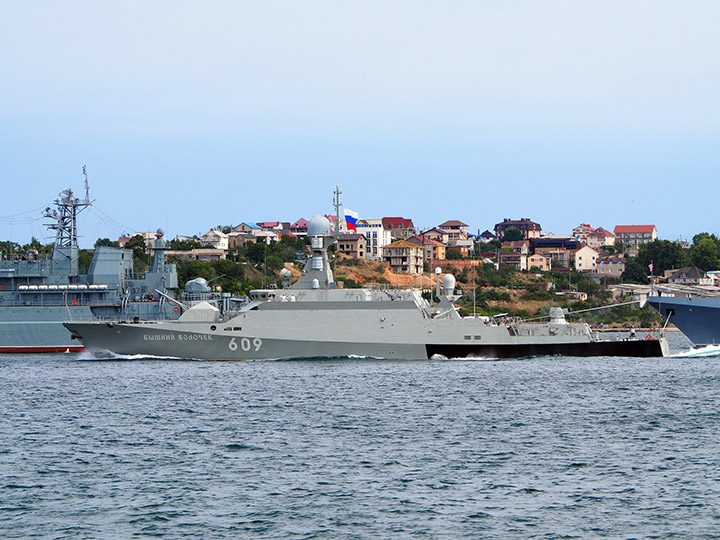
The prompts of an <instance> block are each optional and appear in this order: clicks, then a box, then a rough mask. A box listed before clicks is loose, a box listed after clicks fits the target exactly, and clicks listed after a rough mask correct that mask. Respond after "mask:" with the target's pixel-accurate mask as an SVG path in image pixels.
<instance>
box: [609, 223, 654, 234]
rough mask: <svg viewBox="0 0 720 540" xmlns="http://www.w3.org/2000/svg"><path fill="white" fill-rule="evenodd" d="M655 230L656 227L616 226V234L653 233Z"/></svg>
mask: <svg viewBox="0 0 720 540" xmlns="http://www.w3.org/2000/svg"><path fill="white" fill-rule="evenodd" d="M654 230H655V225H615V234H617V233H633V232H634V233H639V232H642V233H646V232H647V233H651V232H653V231H654Z"/></svg>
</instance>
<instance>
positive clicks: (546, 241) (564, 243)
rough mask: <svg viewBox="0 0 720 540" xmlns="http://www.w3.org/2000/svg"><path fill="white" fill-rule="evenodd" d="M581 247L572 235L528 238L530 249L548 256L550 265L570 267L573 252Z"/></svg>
mask: <svg viewBox="0 0 720 540" xmlns="http://www.w3.org/2000/svg"><path fill="white" fill-rule="evenodd" d="M581 247H582V244H581V243H580V241H579V240H577V239H576V238H575V237H572V236H541V237H540V238H533V239H531V240H530V251H531V252H532V253H534V254H537V255H544V256H545V257H548V258H550V260H551V263H552V267H553V268H557V267H561V268H570V265H571V264H572V262H573V255H574V253H575V252H576V251H577V250H578V249H580V248H581Z"/></svg>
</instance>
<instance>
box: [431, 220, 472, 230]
mask: <svg viewBox="0 0 720 540" xmlns="http://www.w3.org/2000/svg"><path fill="white" fill-rule="evenodd" d="M467 226H468V224H467V223H463V222H462V221H458V220H457V219H451V220H450V221H446V222H445V223H441V224H440V225H438V227H456V228H460V227H467Z"/></svg>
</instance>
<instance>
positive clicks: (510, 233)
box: [502, 227, 525, 242]
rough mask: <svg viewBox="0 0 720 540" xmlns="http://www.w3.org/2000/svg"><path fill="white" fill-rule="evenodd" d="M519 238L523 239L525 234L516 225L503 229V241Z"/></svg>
mask: <svg viewBox="0 0 720 540" xmlns="http://www.w3.org/2000/svg"><path fill="white" fill-rule="evenodd" d="M520 240H525V235H524V234H523V232H522V231H521V230H520V229H518V228H516V227H510V228H508V229H505V234H503V237H502V241H503V242H519V241H520Z"/></svg>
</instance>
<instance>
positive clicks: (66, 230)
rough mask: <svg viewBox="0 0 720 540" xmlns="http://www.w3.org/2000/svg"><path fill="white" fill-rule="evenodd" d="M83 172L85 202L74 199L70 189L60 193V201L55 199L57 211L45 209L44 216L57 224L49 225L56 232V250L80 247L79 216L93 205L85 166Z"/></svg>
mask: <svg viewBox="0 0 720 540" xmlns="http://www.w3.org/2000/svg"><path fill="white" fill-rule="evenodd" d="M82 170H83V175H84V176H85V200H80V199H79V198H77V197H74V196H73V195H74V194H73V191H72V189H70V188H68V189H66V190H65V191H63V192H62V193H60V198H59V199H55V206H57V210H51V209H50V207H47V208H45V213H44V214H43V216H44V217H46V218H48V219H52V220H54V221H55V223H51V224H47V227H48V228H49V229H54V230H55V231H56V232H55V249H58V248H77V247H78V241H77V215H78V213H80V212H81V211H82V210H84V209H85V208H87V207H88V206H90V204H91V202H90V187H89V185H88V179H87V171H86V168H85V165H83V168H82Z"/></svg>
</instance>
